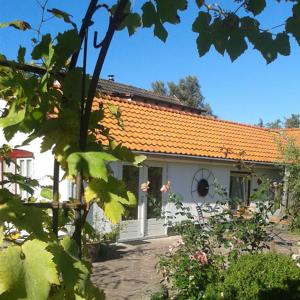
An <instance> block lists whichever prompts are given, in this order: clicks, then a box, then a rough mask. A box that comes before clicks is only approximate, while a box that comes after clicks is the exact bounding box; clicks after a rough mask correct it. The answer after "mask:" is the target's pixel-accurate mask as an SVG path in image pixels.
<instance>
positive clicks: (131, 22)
mask: <svg viewBox="0 0 300 300" xmlns="http://www.w3.org/2000/svg"><path fill="white" fill-rule="evenodd" d="M141 25H142V22H141V17H140V15H139V14H137V13H129V14H128V15H127V16H126V18H125V20H124V21H123V22H122V24H121V25H120V27H119V28H118V29H119V30H122V29H123V28H124V27H126V28H127V30H128V34H129V36H131V35H133V34H134V33H135V32H136V29H137V28H138V27H140V26H141Z"/></svg>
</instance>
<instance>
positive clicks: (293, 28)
mask: <svg viewBox="0 0 300 300" xmlns="http://www.w3.org/2000/svg"><path fill="white" fill-rule="evenodd" d="M285 29H286V31H287V32H288V33H291V34H292V35H293V36H294V38H295V39H296V41H297V42H298V44H299V46H300V17H299V16H293V17H290V18H288V19H287V21H286V25H285Z"/></svg>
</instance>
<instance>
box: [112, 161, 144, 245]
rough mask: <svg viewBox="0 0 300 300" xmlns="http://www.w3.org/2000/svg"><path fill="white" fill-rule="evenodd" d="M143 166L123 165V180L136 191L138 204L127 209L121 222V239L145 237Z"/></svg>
mask: <svg viewBox="0 0 300 300" xmlns="http://www.w3.org/2000/svg"><path fill="white" fill-rule="evenodd" d="M141 170H142V169H141V168H137V167H135V166H132V165H123V166H122V180H123V181H124V182H125V184H126V187H127V189H128V190H129V191H130V192H132V193H134V195H135V197H136V199H137V205H136V206H135V207H133V208H130V209H126V213H125V215H124V216H123V220H122V222H121V230H120V234H119V239H118V240H119V241H122V240H134V239H140V238H142V237H143V226H142V223H143V220H142V219H143V217H142V215H143V214H142V201H141V192H140V185H141V180H142V172H141Z"/></svg>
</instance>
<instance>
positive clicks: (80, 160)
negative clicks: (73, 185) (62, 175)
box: [67, 152, 118, 181]
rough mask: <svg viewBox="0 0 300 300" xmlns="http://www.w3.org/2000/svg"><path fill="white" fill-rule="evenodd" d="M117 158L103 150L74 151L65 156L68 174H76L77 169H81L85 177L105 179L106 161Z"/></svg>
mask: <svg viewBox="0 0 300 300" xmlns="http://www.w3.org/2000/svg"><path fill="white" fill-rule="evenodd" d="M117 160H118V159H117V158H116V157H114V156H113V155H111V154H109V153H105V152H75V153H72V154H71V155H69V156H68V158H67V163H68V169H69V175H73V176H76V174H77V173H78V172H79V171H82V172H83V174H84V176H85V177H87V178H88V177H93V178H101V179H103V180H105V181H107V178H108V177H107V167H106V162H110V161H117Z"/></svg>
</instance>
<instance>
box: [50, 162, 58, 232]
mask: <svg viewBox="0 0 300 300" xmlns="http://www.w3.org/2000/svg"><path fill="white" fill-rule="evenodd" d="M53 202H57V203H58V202H59V163H58V161H57V160H56V159H54V167H53ZM52 230H53V233H54V234H55V235H56V236H57V237H58V207H57V208H52Z"/></svg>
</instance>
